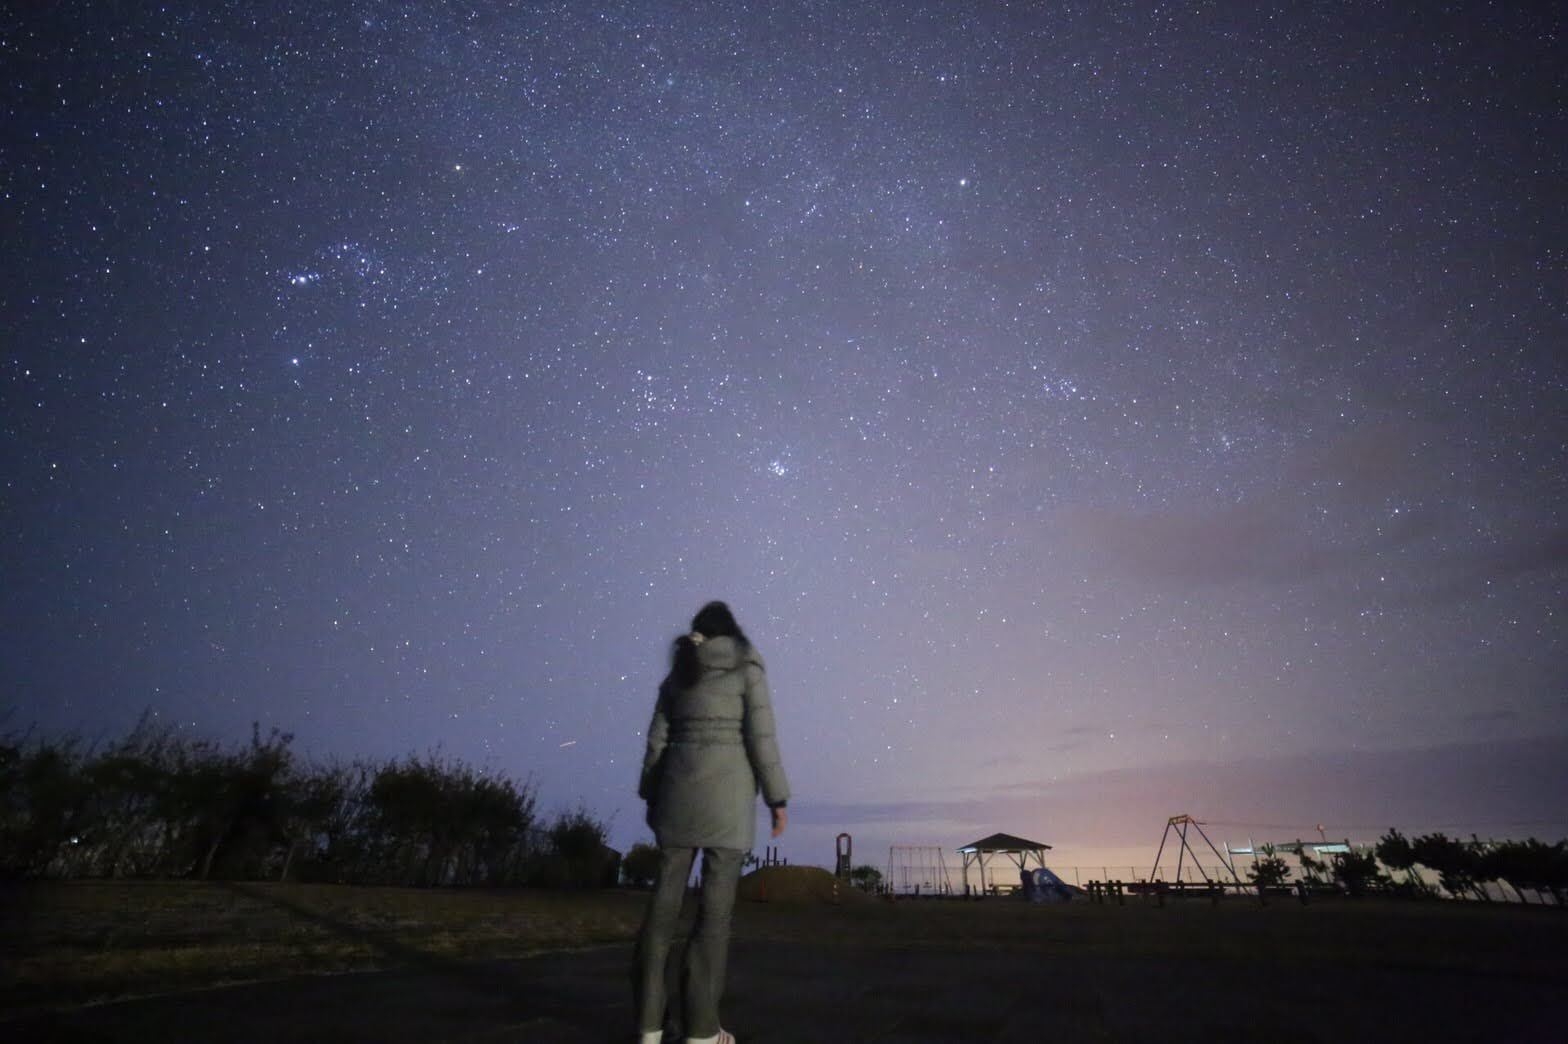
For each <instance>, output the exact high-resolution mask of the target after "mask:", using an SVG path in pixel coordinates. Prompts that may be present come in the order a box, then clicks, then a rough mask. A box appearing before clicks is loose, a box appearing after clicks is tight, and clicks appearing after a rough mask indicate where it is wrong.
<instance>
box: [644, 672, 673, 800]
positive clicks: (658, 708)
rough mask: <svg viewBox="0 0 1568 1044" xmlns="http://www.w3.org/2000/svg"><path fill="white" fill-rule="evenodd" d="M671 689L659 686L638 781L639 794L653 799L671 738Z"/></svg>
mask: <svg viewBox="0 0 1568 1044" xmlns="http://www.w3.org/2000/svg"><path fill="white" fill-rule="evenodd" d="M669 704H670V690H669V686H667V685H666V686H660V687H659V699H658V702H657V703H655V704H654V705H653V720H652V721H651V722H649V723H648V747H647V749H646V750H645V751H643V755H642V778H641V779H640V780H639V781H638V783H637V796H638V797H640V798H642V799H643V800H644V801H652V800H653V799H654V797H655V796H657V795H658V793H659V764H660V762H662V761H663V760H664V748H665V746H666V745H667V744H668V743H669V739H670V709H669Z"/></svg>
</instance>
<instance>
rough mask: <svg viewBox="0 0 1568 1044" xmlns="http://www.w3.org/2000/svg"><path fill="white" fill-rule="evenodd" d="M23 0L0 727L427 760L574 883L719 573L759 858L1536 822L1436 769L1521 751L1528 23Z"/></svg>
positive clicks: (1539, 62) (7, 269) (1527, 430)
mask: <svg viewBox="0 0 1568 1044" xmlns="http://www.w3.org/2000/svg"><path fill="white" fill-rule="evenodd" d="M19 6H23V7H26V8H28V13H21V12H18V11H17V10H15V9H9V10H8V11H7V12H6V13H5V14H4V15H3V16H0V17H3V24H0V64H3V67H4V69H5V73H4V78H5V81H6V91H5V100H4V103H3V105H4V130H3V132H0V133H3V136H4V137H3V140H4V147H3V154H0V155H3V160H4V162H3V164H0V171H3V174H0V177H3V200H0V201H3V209H4V215H5V217H4V220H5V225H6V227H7V228H8V229H9V230H10V231H8V232H7V233H6V244H7V249H6V262H5V265H4V274H3V282H0V322H3V327H0V328H3V330H4V345H3V357H0V367H3V369H0V426H3V449H0V469H3V472H0V474H3V482H4V484H3V487H0V495H3V498H4V503H3V507H0V520H3V525H4V530H3V535H4V551H3V555H4V557H3V559H0V569H3V578H4V579H3V583H0V587H3V593H0V605H3V609H4V638H3V644H0V656H3V661H4V663H5V665H6V669H5V676H6V679H7V685H6V688H7V689H8V690H9V691H8V692H7V693H5V694H4V696H3V697H0V699H3V700H4V701H5V703H6V704H8V705H9V706H10V707H11V717H10V719H9V720H10V723H11V725H12V726H13V727H25V726H27V725H30V724H32V723H34V722H36V723H37V724H38V725H39V727H40V728H43V729H46V730H49V731H63V730H77V731H80V732H81V733H82V734H83V735H84V736H88V737H95V736H117V735H120V734H123V733H124V732H125V730H126V729H128V728H129V727H130V725H131V724H132V723H133V722H134V721H135V720H136V719H137V717H138V716H139V715H140V714H142V713H143V712H144V711H146V712H149V713H152V714H154V715H156V717H157V720H159V721H162V722H166V723H172V724H173V725H174V726H175V727H177V728H180V729H182V730H191V731H192V732H193V733H194V734H197V735H202V736H213V737H222V738H235V739H238V738H241V737H243V736H245V735H247V734H248V730H249V724H250V722H252V721H260V722H262V723H263V725H264V726H269V725H278V726H281V727H283V728H286V729H289V730H292V731H293V732H295V733H296V735H297V737H298V738H297V741H296V745H297V747H298V748H299V749H300V750H301V751H302V752H304V753H306V754H308V755H310V756H314V757H331V756H341V757H349V756H356V755H362V754H363V755H372V756H386V755H392V754H401V753H405V752H409V751H425V750H430V749H433V748H439V749H441V750H443V751H445V752H448V753H450V754H453V755H456V756H459V757H462V758H464V759H467V760H470V761H472V762H474V763H476V764H480V765H484V766H488V767H492V768H495V769H499V770H504V771H506V772H508V773H511V774H513V775H514V776H516V777H517V778H520V779H521V778H531V780H532V781H533V783H534V784H535V785H536V787H537V788H538V790H539V793H540V795H541V799H542V802H543V803H544V804H545V805H547V806H559V807H566V806H569V805H575V804H576V803H578V802H583V803H585V804H586V806H587V807H589V808H591V809H593V810H595V811H596V812H597V813H598V814H600V815H603V816H606V817H613V827H614V829H613V834H614V835H615V839H616V840H617V841H618V842H620V843H626V842H629V841H631V840H634V839H636V838H637V837H638V836H640V835H639V833H638V831H639V830H640V823H641V810H640V808H638V807H637V804H636V799H635V792H634V791H635V777H636V768H637V761H638V758H639V756H640V752H641V743H642V738H641V730H642V729H643V728H644V726H645V725H646V722H647V717H648V714H649V711H650V709H651V700H652V698H653V694H654V691H655V688H656V685H657V682H658V680H659V677H660V675H661V672H662V670H663V668H664V665H665V662H666V655H667V648H668V642H669V641H670V639H671V638H672V637H673V636H674V635H675V634H676V633H678V632H679V631H681V630H683V625H684V624H685V623H686V621H687V620H688V619H689V617H690V615H691V613H692V612H693V611H694V610H695V609H696V608H697V607H698V605H700V604H701V602H703V601H705V600H706V599H708V598H712V597H720V598H725V599H727V600H729V601H730V602H731V604H732V605H733V606H734V607H735V610H736V612H737V614H738V615H739V617H740V619H741V621H742V623H743V625H744V626H745V627H746V628H747V629H748V631H749V632H751V634H752V637H753V638H754V639H755V641H756V643H757V645H758V647H759V648H760V649H761V651H762V652H763V654H764V655H765V656H766V657H767V660H768V664H769V673H770V678H771V679H772V682H773V689H774V698H775V703H776V708H777V712H778V717H779V721H780V727H781V743H782V746H783V751H784V756H785V761H786V766H787V767H788V769H789V771H790V773H791V775H792V777H793V782H794V789H795V791H796V797H795V800H794V801H793V802H792V807H793V808H795V809H796V815H797V818H796V826H795V828H794V831H793V833H792V835H790V838H789V840H791V841H793V842H794V843H795V844H796V846H797V852H796V858H797V859H799V860H801V861H811V862H822V861H825V860H826V859H827V848H828V846H829V845H830V844H831V840H830V838H831V835H832V834H833V833H834V832H835V831H837V830H839V829H849V830H853V831H856V832H857V835H858V836H864V837H866V838H868V839H876V841H877V843H879V844H880V843H885V842H887V841H895V840H921V841H925V840H934V841H937V842H941V843H944V844H945V843H947V842H952V843H954V844H957V843H961V842H964V841H967V840H971V839H972V838H973V837H978V836H981V835H983V834H986V833H990V832H991V831H993V830H998V829H1002V830H1009V831H1012V832H1014V833H1020V834H1025V835H1030V834H1033V835H1035V836H1041V837H1042V839H1044V840H1047V841H1051V842H1053V843H1057V844H1059V845H1068V846H1070V845H1081V846H1091V845H1095V844H1106V843H1113V842H1118V841H1121V842H1128V841H1132V840H1141V839H1144V838H1145V836H1146V839H1147V840H1148V841H1149V842H1151V843H1152V842H1153V841H1154V840H1156V839H1157V837H1158V832H1159V828H1160V825H1161V823H1162V819H1161V818H1160V817H1161V816H1163V815H1164V814H1174V813H1176V812H1182V811H1188V810H1189V809H1188V808H1187V807H1185V806H1187V805H1188V804H1192V803H1199V804H1202V805H1203V806H1204V807H1202V808H1192V809H1190V810H1191V811H1194V812H1203V813H1207V814H1210V815H1212V816H1214V817H1216V818H1217V819H1220V820H1222V821H1223V820H1225V818H1226V817H1230V820H1231V821H1232V822H1234V823H1236V824H1237V826H1236V829H1237V830H1238V831H1239V830H1240V829H1241V827H1242V826H1245V825H1246V824H1247V823H1248V822H1251V821H1259V822H1267V823H1270V824H1272V823H1273V822H1274V820H1275V819H1281V818H1282V819H1283V822H1281V823H1280V824H1279V826H1280V827H1281V828H1285V827H1294V826H1295V825H1297V824H1300V823H1303V822H1304V823H1306V824H1307V825H1309V826H1310V825H1312V824H1313V823H1315V822H1317V821H1320V820H1322V819H1327V820H1328V821H1329V822H1330V823H1333V824H1335V825H1336V827H1340V826H1342V827H1344V829H1345V830H1346V831H1351V830H1352V829H1353V828H1360V827H1363V826H1367V827H1370V826H1374V825H1377V824H1384V825H1402V826H1406V827H1408V828H1413V829H1419V828H1420V827H1421V826H1422V825H1424V824H1425V825H1430V824H1437V825H1442V826H1447V827H1452V828H1456V829H1457V828H1461V827H1462V828H1464V829H1466V830H1471V829H1473V830H1481V831H1503V832H1506V831H1509V830H1514V832H1516V833H1530V832H1535V833H1538V834H1540V835H1542V836H1547V835H1551V836H1554V837H1555V836H1561V835H1562V833H1564V832H1568V823H1562V822H1559V823H1555V824H1553V823H1552V822H1550V821H1542V820H1540V819H1539V818H1538V817H1539V815H1540V814H1541V813H1540V812H1539V811H1538V810H1537V809H1536V806H1535V805H1531V803H1530V802H1531V800H1534V798H1532V797H1531V795H1532V794H1534V795H1535V798H1538V797H1539V793H1538V791H1539V790H1540V789H1541V786H1545V787H1546V788H1547V789H1548V790H1549V789H1550V788H1551V787H1552V786H1554V785H1561V786H1564V787H1568V781H1565V780H1564V777H1563V775H1562V773H1561V771H1558V772H1557V774H1556V775H1555V776H1551V777H1550V778H1549V779H1547V781H1546V782H1545V783H1544V784H1542V783H1541V781H1540V780H1539V779H1536V780H1535V782H1534V783H1533V784H1532V783H1531V781H1530V779H1529V778H1524V779H1522V781H1516V783H1514V784H1510V785H1509V786H1502V785H1501V784H1496V785H1492V784H1489V783H1488V780H1490V779H1491V777H1490V775H1489V774H1490V773H1491V772H1492V768H1489V767H1488V766H1494V767H1495V765H1496V764H1504V763H1515V764H1517V763H1518V762H1519V761H1520V757H1519V756H1516V753H1517V752H1518V751H1519V750H1524V751H1526V752H1527V753H1528V752H1534V753H1533V754H1531V755H1530V757H1535V758H1536V761H1535V762H1532V763H1536V764H1551V763H1560V762H1558V761H1555V760H1554V759H1558V755H1564V756H1565V757H1568V658H1565V646H1568V640H1565V635H1564V630H1563V618H1562V614H1563V606H1564V605H1565V598H1564V590H1565V582H1568V551H1565V548H1568V540H1565V532H1568V529H1565V520H1564V505H1565V479H1564V468H1563V460H1564V459H1565V457H1568V422H1565V419H1564V418H1565V416H1568V411H1565V410H1564V405H1565V402H1568V396H1565V391H1568V362H1565V358H1568V356H1565V344H1568V336H1565V335H1568V257H1565V252H1564V250H1565V248H1564V244H1565V243H1568V220H1565V214H1568V196H1565V191H1564V186H1565V185H1568V162H1565V160H1568V149H1565V146H1564V144H1563V143H1564V142H1568V109H1565V106H1564V102H1563V98H1564V90H1563V82H1562V70H1563V69H1564V68H1568V61H1565V58H1568V56H1565V54H1564V36H1563V24H1562V19H1561V15H1560V14H1558V15H1555V16H1554V15H1550V14H1546V13H1541V12H1539V11H1537V12H1534V13H1532V12H1531V11H1530V10H1529V9H1528V8H1529V5H1525V6H1524V7H1523V8H1520V9H1515V8H1513V7H1511V6H1508V5H1504V6H1503V7H1501V8H1498V7H1495V6H1487V5H1473V6H1466V5H1458V7H1457V8H1456V9H1451V10H1447V9H1445V11H1437V10H1426V9H1422V10H1420V11H1419V12H1414V13H1401V12H1397V11H1394V10H1390V9H1386V8H1382V7H1379V8H1377V9H1376V10H1369V9H1367V8H1366V7H1365V5H1361V4H1329V5H1315V6H1313V7H1312V8H1311V9H1310V10H1303V9H1301V8H1300V7H1299V6H1297V5H1275V6H1270V7H1267V8H1264V9H1259V10H1255V11H1252V10H1249V11H1240V10H1232V9H1231V7H1232V5H1209V6H1201V5H1200V6H1193V7H1188V6H1186V5H1154V4H1098V3H1096V4H1085V5H1056V4H1040V5H1033V4H1012V5H1005V4H980V5H959V4H935V3H925V4H846V3H842V2H824V3H805V4H800V3H778V4H713V5H687V4H634V3H612V4H591V3H565V4H515V5H501V4H493V5H492V4H480V3H475V4H467V5H458V4H441V3H432V4H428V5H412V4H410V5H386V4H373V3H333V2H324V3H315V4H309V5H299V6H297V7H295V8H293V9H292V10H285V9H282V8H281V5H270V4H263V5H254V4H191V3H174V4H169V5H165V6H163V7H162V8H160V9H158V10H153V9H151V8H148V9H145V10H141V9H139V7H138V5H131V6H130V7H124V8H121V7H115V8H112V9H110V8H105V7H104V6H103V5H94V4H60V5H19ZM133 12H134V13H133ZM1542 743H1545V744H1547V747H1546V748H1544V749H1545V753H1542V748H1541V747H1540V745H1541V744H1542ZM1477 744H1479V745H1480V746H1476V745H1477ZM1392 751H1398V752H1400V753H1399V754H1398V755H1397V757H1399V758H1407V759H1409V758H1414V759H1415V761H1416V762H1420V763H1421V764H1426V765H1428V766H1431V765H1443V764H1451V765H1455V766H1465V767H1463V768H1462V769H1460V768H1456V769H1455V770H1454V771H1452V772H1448V773H1442V772H1439V773H1438V775H1439V776H1441V777H1443V778H1448V779H1450V781H1455V782H1456V783H1457V785H1458V786H1459V788H1460V789H1461V790H1465V791H1473V792H1475V794H1476V795H1478V796H1476V797H1475V800H1474V801H1473V802H1472V803H1471V804H1470V805H1465V806H1464V807H1463V808H1459V807H1458V806H1456V805H1454V804H1453V803H1452V801H1451V800H1450V799H1448V798H1445V799H1444V800H1445V801H1449V803H1448V804H1446V805H1445V804H1441V803H1439V805H1441V807H1439V806H1427V805H1420V804H1419V803H1414V804H1413V803H1411V802H1412V801H1414V800H1415V799H1414V798H1413V797H1412V798H1409V799H1408V800H1407V798H1405V797H1401V796H1400V795H1399V794H1397V793H1394V792H1393V791H1389V790H1387V787H1388V786H1391V785H1392V784H1391V783H1390V781H1389V780H1388V779H1384V778H1382V777H1379V776H1378V774H1377V772H1376V771H1374V769H1375V766H1376V765H1378V764H1383V765H1385V766H1386V765H1388V764H1392V763H1393V762H1392V759H1394V758H1395V757H1396V756H1395V755H1393V754H1390V753H1388V752H1392ZM1456 752H1457V753H1456ZM1488 752H1490V755H1489V754H1488ZM1488 756H1491V760H1490V761H1489V760H1487V758H1488ZM1423 758H1424V759H1425V760H1424V761H1423V760H1422V759H1423ZM1345 759H1351V760H1350V761H1346V760H1345ZM1356 759H1361V760H1356ZM1524 760H1525V761H1529V757H1525V758H1524ZM1401 764H1404V762H1401ZM1347 765H1348V766H1351V767H1350V768H1347V767H1346V766H1347ZM1357 765H1359V766H1361V768H1359V769H1358V768H1354V766H1357ZM1270 766H1273V767H1270ZM1335 766H1338V768H1336V767H1335ZM1368 766H1372V767H1373V768H1368ZM1407 767H1408V766H1407ZM1345 772H1351V773H1352V774H1353V773H1354V772H1361V773H1362V776H1361V777H1357V778H1358V779H1360V780H1361V782H1360V783H1357V784H1356V785H1354V786H1349V787H1348V788H1343V792H1341V790H1336V789H1333V788H1328V789H1323V790H1321V791H1318V790H1314V783H1313V780H1323V779H1325V778H1327V777H1330V776H1343V775H1344V773H1345ZM1456 774H1457V780H1456V779H1455V777H1456ZM1392 775H1396V776H1400V777H1402V778H1407V779H1408V778H1416V776H1418V775H1419V773H1418V772H1417V770H1415V769H1410V770H1409V771H1408V772H1406V771H1402V772H1400V773H1394V774H1392ZM1483 777H1484V778H1483ZM1226 779H1230V780H1232V781H1237V780H1246V781H1248V782H1247V784H1246V785H1245V786H1213V784H1214V783H1215V781H1216V780H1219V781H1223V780H1226ZM1380 779H1381V780H1382V781H1381V782H1379V780H1380ZM1285 780H1289V782H1288V785H1287V784H1286V783H1285V782H1283V781H1285ZM1097 781H1098V782H1097ZM1140 781H1141V782H1140ZM1271 781H1272V783H1271ZM1341 782H1343V781H1341ZM1200 783H1201V785H1200ZM1204 787H1209V788H1210V789H1203V788H1204ZM1058 788H1062V789H1058ZM1069 793H1070V794H1072V795H1073V796H1072V798H1071V801H1070V802H1069V801H1067V800H1066V799H1065V798H1061V797H1059V796H1058V795H1062V794H1069ZM1096 795H1099V797H1098V798H1097V797H1096ZM1106 795H1114V797H1110V796H1106ZM1548 796H1549V795H1548ZM1559 796H1560V795H1559ZM1053 801H1055V802H1056V803H1055V804H1054V805H1053V803H1052V802H1053ZM1551 804H1552V807H1556V808H1557V810H1558V812H1559V814H1560V811H1561V809H1560V802H1553V803H1551ZM1069 805H1070V807H1069ZM1537 805H1539V802H1538V801H1537ZM1445 816H1448V817H1457V818H1449V819H1445V818H1444V817H1445ZM1394 817H1402V818H1400V819H1399V821H1398V822H1397V823H1396V822H1389V821H1388V820H1391V819H1393V818H1394ZM1532 817H1537V818H1532ZM1515 828H1517V829H1515ZM1331 829H1332V828H1331ZM867 843H868V844H869V843H871V842H870V841H869V840H868V842H867Z"/></svg>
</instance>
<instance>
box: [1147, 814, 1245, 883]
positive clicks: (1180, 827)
mask: <svg viewBox="0 0 1568 1044" xmlns="http://www.w3.org/2000/svg"><path fill="white" fill-rule="evenodd" d="M1189 828H1190V829H1193V830H1196V831H1197V832H1198V836H1199V837H1201V838H1203V842H1204V844H1206V845H1208V846H1209V851H1210V852H1213V853H1214V857H1215V858H1216V859H1218V860H1219V861H1220V865H1222V866H1224V867H1225V869H1226V870H1228V871H1230V876H1231V879H1232V880H1233V881H1235V882H1236V883H1237V884H1241V877H1240V875H1238V874H1237V873H1236V866H1235V864H1233V863H1232V862H1231V861H1230V860H1229V859H1227V858H1226V857H1225V854H1224V853H1223V852H1221V851H1220V850H1219V849H1218V848H1216V847H1214V842H1213V841H1210V840H1209V835H1208V834H1205V833H1204V832H1203V824H1202V823H1200V822H1198V821H1197V820H1196V819H1194V818H1193V817H1192V816H1189V815H1187V814H1186V813H1182V814H1181V815H1179V816H1171V817H1170V819H1168V820H1166V821H1165V833H1163V834H1161V835H1160V847H1159V849H1158V850H1156V851H1155V853H1154V869H1152V870H1150V871H1149V880H1150V881H1156V880H1158V879H1159V873H1160V856H1162V855H1164V854H1165V842H1166V841H1167V840H1168V839H1169V838H1170V836H1171V833H1172V832H1173V831H1174V832H1175V834H1176V838H1177V841H1178V843H1179V845H1180V847H1179V848H1178V849H1177V854H1176V881H1177V882H1178V883H1180V881H1181V871H1182V865H1183V863H1184V862H1185V860H1186V858H1187V856H1189V855H1190V856H1192V865H1193V866H1195V867H1197V868H1198V873H1200V874H1202V875H1203V880H1204V882H1205V883H1206V884H1212V883H1213V882H1212V881H1210V880H1209V875H1208V874H1207V873H1206V872H1205V871H1204V869H1203V865H1202V864H1201V863H1200V862H1199V861H1198V853H1196V852H1194V851H1193V850H1192V846H1191V845H1190V844H1188V843H1187V831H1188V829H1189Z"/></svg>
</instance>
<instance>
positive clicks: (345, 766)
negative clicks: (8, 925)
mask: <svg viewBox="0 0 1568 1044" xmlns="http://www.w3.org/2000/svg"><path fill="white" fill-rule="evenodd" d="M292 739H293V737H292V736H291V735H290V734H288V733H285V732H280V731H278V730H276V729H274V730H273V731H272V732H270V733H267V734H265V735H263V734H262V732H261V729H260V727H259V726H256V727H253V729H252V734H251V738H250V742H249V743H248V744H244V745H239V746H225V745H223V744H220V743H216V742H212V741H209V740H203V739H195V738H191V737H188V736H184V735H180V734H178V733H176V732H175V731H174V730H172V729H170V728H168V727H160V726H157V725H155V724H153V723H152V722H151V721H150V719H149V718H147V717H143V719H142V721H141V722H140V723H139V724H138V725H137V726H136V728H135V729H133V730H132V731H131V733H130V734H129V735H128V736H126V737H125V738H124V739H122V740H119V741H118V742H115V743H111V744H107V745H100V746H88V745H87V744H84V743H82V742H81V741H80V740H77V739H73V738H67V739H59V740H48V739H41V738H37V737H33V736H16V735H11V736H7V737H4V738H0V877H4V878H8V879H13V880H14V879H18V878H93V877H182V878H197V879H207V878H225V879H230V880H236V879H241V880H290V881H324V882H335V883H344V884H395V885H417V886H428V885H473V886H496V885H530V884H531V885H549V886H581V885H598V884H608V883H613V882H614V880H615V877H616V873H617V866H616V863H617V859H616V855H615V853H614V852H612V851H611V850H610V849H608V848H607V847H606V846H605V844H604V841H605V836H606V833H607V830H606V826H605V824H603V823H601V822H599V821H598V820H596V819H595V818H594V817H593V816H592V815H590V814H589V813H588V812H587V811H586V810H583V809H579V810H577V811H575V812H568V813H562V814H560V815H557V816H555V817H554V818H553V819H545V818H542V817H541V816H540V814H539V811H538V806H537V799H536V795H535V793H534V791H533V788H532V786H531V785H530V784H529V783H527V782H524V783H518V782H515V781H514V780H511V779H509V778H507V777H506V776H504V775H501V774H497V773H486V772H481V771H478V770H476V769H475V768H473V767H472V766H470V765H467V764H465V763H464V762H462V761H461V760H459V759H456V758H452V757H446V756H443V755H439V754H429V755H425V756H423V757H421V756H417V755H410V756H408V757H405V758H403V759H400V760H390V761H383V762H375V761H366V760H356V761H351V762H347V763H333V764H326V765H318V764H310V763H306V762H304V761H303V760H302V759H300V758H298V757H296V756H295V755H294V753H293V752H292V751H291V750H290V743H291V742H292Z"/></svg>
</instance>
